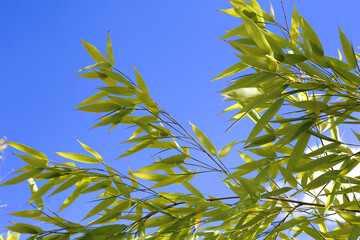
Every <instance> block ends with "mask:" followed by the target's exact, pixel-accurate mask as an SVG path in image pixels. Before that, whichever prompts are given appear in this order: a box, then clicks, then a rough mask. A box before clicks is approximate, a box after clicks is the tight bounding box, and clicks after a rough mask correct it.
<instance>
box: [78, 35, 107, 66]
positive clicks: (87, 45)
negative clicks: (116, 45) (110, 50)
mask: <svg viewBox="0 0 360 240" xmlns="http://www.w3.org/2000/svg"><path fill="white" fill-rule="evenodd" d="M81 42H82V44H83V45H84V47H85V49H86V51H87V52H88V53H89V55H90V56H91V57H92V58H93V59H94V60H95V62H107V60H106V58H104V56H103V55H102V54H101V53H100V52H99V51H98V50H97V49H96V47H94V46H93V45H91V44H90V43H88V42H86V41H84V40H81Z"/></svg>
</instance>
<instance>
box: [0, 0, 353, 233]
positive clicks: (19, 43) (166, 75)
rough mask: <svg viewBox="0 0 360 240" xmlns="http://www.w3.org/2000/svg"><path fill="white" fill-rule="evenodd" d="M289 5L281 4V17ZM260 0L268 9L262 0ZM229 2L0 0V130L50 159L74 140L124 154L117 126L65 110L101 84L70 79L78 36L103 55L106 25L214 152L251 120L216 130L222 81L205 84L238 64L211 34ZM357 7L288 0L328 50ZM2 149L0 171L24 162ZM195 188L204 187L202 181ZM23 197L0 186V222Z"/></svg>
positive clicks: (225, 25)
mask: <svg viewBox="0 0 360 240" xmlns="http://www.w3.org/2000/svg"><path fill="white" fill-rule="evenodd" d="M294 2H295V1H285V7H286V11H287V12H288V14H289V16H288V17H289V18H290V15H291V11H292V8H293V5H294ZM259 3H260V4H261V5H262V6H264V7H265V8H266V9H269V8H268V6H269V5H268V1H267V0H260V1H259ZM272 3H273V5H274V8H275V12H276V17H277V19H278V20H279V21H283V16H282V12H281V7H280V0H273V1H272ZM229 7H230V5H229V4H228V3H227V1H225V0H138V1H133V0H121V1H115V0H103V1H95V0H88V1H83V0H79V1H70V0H64V1H45V0H39V1H25V0H19V1H4V2H2V8H1V9H0V13H1V14H0V20H1V21H0V26H1V30H2V34H1V35H2V36H1V38H0V49H1V53H2V56H3V57H2V59H1V68H2V76H1V88H0V96H1V97H0V109H1V118H0V137H1V136H6V137H7V139H8V140H9V141H15V142H20V143H23V144H26V145H29V146H32V147H33V148H36V149H38V150H40V151H43V152H44V153H45V154H47V155H48V156H49V157H51V158H55V157H54V154H53V152H56V151H64V152H81V147H80V146H79V145H78V143H77V142H76V138H78V139H80V140H81V141H83V142H84V143H86V144H88V145H90V146H92V147H93V148H94V149H96V150H97V151H98V152H99V153H101V154H102V155H103V156H104V157H105V159H108V161H109V162H112V161H113V159H115V158H116V157H117V156H119V155H120V154H121V153H123V152H124V151H125V150H126V148H127V147H128V146H123V145H120V142H121V141H124V140H126V139H127V137H129V134H130V131H128V130H126V129H124V128H121V127H120V128H118V129H117V130H116V131H114V132H113V133H112V134H110V135H109V134H107V129H105V128H98V129H94V130H89V128H90V127H91V126H93V125H94V123H95V119H96V116H94V115H92V114H88V113H83V112H79V111H75V110H74V109H73V107H74V106H76V105H77V104H78V103H80V102H81V101H82V100H83V99H85V98H87V97H88V96H90V95H91V94H93V93H95V92H96V91H95V90H94V88H96V87H99V86H100V85H101V84H100V81H97V80H90V79H82V78H77V77H75V74H76V70H78V69H80V68H82V67H84V66H87V65H90V64H92V63H93V60H92V59H91V58H90V57H89V56H88V55H87V53H86V51H85V50H84V49H83V47H82V45H81V41H80V39H84V40H86V41H88V42H90V43H92V44H94V45H95V46H96V47H97V48H98V49H99V50H100V51H102V52H105V51H104V50H105V45H106V37H107V31H108V30H110V33H111V38H112V43H113V48H114V55H115V59H116V66H117V67H118V68H119V69H121V70H122V71H124V72H125V73H128V74H129V75H130V76H133V66H134V65H135V66H136V67H137V69H138V70H139V72H140V73H141V75H142V76H143V78H144V79H145V81H146V82H147V85H148V88H149V90H150V93H151V94H152V97H153V98H154V99H155V100H156V101H157V102H158V103H160V105H162V106H163V107H164V108H165V109H167V110H168V112H170V113H171V114H172V115H173V116H174V118H176V119H177V120H178V121H179V122H181V123H182V124H183V125H184V126H186V127H187V128H189V124H188V121H189V120H190V121H191V122H192V123H194V124H195V125H197V126H198V127H199V128H200V129H202V130H203V131H204V132H206V134H207V135H208V137H209V138H210V139H212V140H213V142H214V143H215V145H216V146H217V148H218V149H220V148H221V147H223V146H224V145H226V144H227V143H229V142H231V141H233V140H234V139H237V138H238V139H242V138H245V137H246V134H247V133H248V131H249V126H252V125H249V124H251V123H250V122H249V121H247V120H244V121H243V122H241V123H240V124H238V125H237V126H236V127H235V128H234V129H233V130H232V132H230V133H228V134H224V132H225V130H226V128H227V127H228V126H229V123H228V122H227V120H228V119H229V118H230V115H218V113H219V112H220V111H221V110H223V109H224V108H225V107H226V106H227V104H225V103H223V102H222V97H221V96H220V95H219V94H217V92H218V91H219V90H221V89H222V88H223V87H224V86H226V81H225V80H219V81H215V82H210V81H211V80H212V79H213V78H214V77H215V76H216V75H217V74H219V73H220V72H221V71H223V70H224V69H226V68H227V67H229V66H231V65H232V64H234V63H236V61H237V58H236V57H235V56H234V55H233V53H234V51H233V50H232V49H231V48H230V47H228V46H227V44H226V43H225V42H223V41H218V39H220V38H221V37H222V36H223V34H224V31H225V30H229V29H232V28H235V27H236V26H238V24H239V19H236V18H234V17H231V16H228V15H225V14H224V13H221V12H218V11H217V10H218V9H224V8H229ZM359 7H360V2H359V1H356V0H347V1H342V2H339V1H335V0H329V1H325V0H317V1H313V0H312V1H310V0H298V1H297V9H298V12H299V13H300V14H301V15H303V16H304V17H305V19H307V20H308V22H309V23H310V24H311V26H312V27H313V28H314V29H315V31H316V32H317V34H318V36H319V37H320V39H321V40H322V43H323V45H324V49H325V52H326V54H328V55H332V56H336V54H337V49H338V48H339V47H340V42H339V38H338V32H337V25H339V26H340V27H341V28H342V30H343V32H344V33H345V34H346V35H347V36H348V38H349V39H351V40H352V42H353V44H354V46H360V32H359V31H357V24H358V9H359ZM11 151H12V150H8V151H7V152H6V155H7V158H6V162H5V165H4V167H3V170H2V173H1V174H5V173H6V172H8V171H11V169H17V168H19V167H21V166H23V163H22V162H21V161H20V160H18V159H17V158H15V157H13V156H12V155H11ZM137 158H139V157H137ZM121 161H122V162H119V161H118V162H116V163H115V164H117V165H118V166H119V167H120V168H122V167H124V169H126V166H127V165H129V166H131V167H132V168H134V169H136V168H138V167H140V166H141V165H142V164H141V159H135V158H129V159H128V160H121ZM237 161H240V158H238V159H237ZM204 188H205V189H206V188H209V189H210V188H211V187H210V186H208V187H207V186H206V184H204ZM219 194H221V192H220V193H219ZM28 197H29V192H28V187H27V186H26V185H22V184H19V185H17V186H13V187H7V188H0V205H1V204H7V205H8V207H6V208H1V209H0V225H7V224H8V223H7V221H8V219H10V218H8V216H6V215H5V214H6V213H8V212H11V211H19V210H21V207H20V206H24V205H25V203H26V200H27V199H28ZM49 201H50V203H51V202H54V200H51V199H50V200H49ZM1 232H2V231H0V233H1Z"/></svg>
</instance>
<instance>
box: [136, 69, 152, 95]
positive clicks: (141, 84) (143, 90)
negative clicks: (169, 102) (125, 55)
mask: <svg viewBox="0 0 360 240" xmlns="http://www.w3.org/2000/svg"><path fill="white" fill-rule="evenodd" d="M134 70H135V76H136V84H137V86H138V88H139V91H140V92H141V93H144V94H146V95H147V96H149V97H150V93H149V90H148V88H147V86H146V84H145V81H144V79H143V78H142V77H141V75H140V74H139V72H138V71H137V70H136V68H135V66H134Z"/></svg>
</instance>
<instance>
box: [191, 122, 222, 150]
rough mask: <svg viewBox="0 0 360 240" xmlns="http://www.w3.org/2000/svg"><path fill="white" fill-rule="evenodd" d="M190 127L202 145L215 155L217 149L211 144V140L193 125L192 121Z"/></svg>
mask: <svg viewBox="0 0 360 240" xmlns="http://www.w3.org/2000/svg"><path fill="white" fill-rule="evenodd" d="M190 124H191V127H192V129H193V131H194V133H195V135H196V137H197V138H198V139H199V141H200V142H201V143H202V145H204V147H205V148H206V149H207V150H208V151H209V152H210V153H211V154H212V155H216V153H217V151H216V148H215V146H214V145H213V144H212V142H211V141H210V140H209V139H208V137H207V136H206V135H205V134H204V133H203V132H202V131H201V130H200V129H198V128H197V127H196V126H195V125H193V124H192V123H190Z"/></svg>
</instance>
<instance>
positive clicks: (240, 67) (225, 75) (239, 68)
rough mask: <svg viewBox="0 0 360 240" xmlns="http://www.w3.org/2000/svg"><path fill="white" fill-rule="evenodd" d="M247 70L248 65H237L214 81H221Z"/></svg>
mask: <svg viewBox="0 0 360 240" xmlns="http://www.w3.org/2000/svg"><path fill="white" fill-rule="evenodd" d="M247 68H248V65H246V64H244V63H243V62H239V63H236V64H235V65H233V66H231V67H229V68H228V69H226V70H225V71H223V72H222V73H220V74H219V75H218V76H217V77H216V78H214V79H213V81H215V80H217V79H220V78H224V77H228V76H231V75H233V74H235V73H238V72H241V71H243V70H245V69H247Z"/></svg>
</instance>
